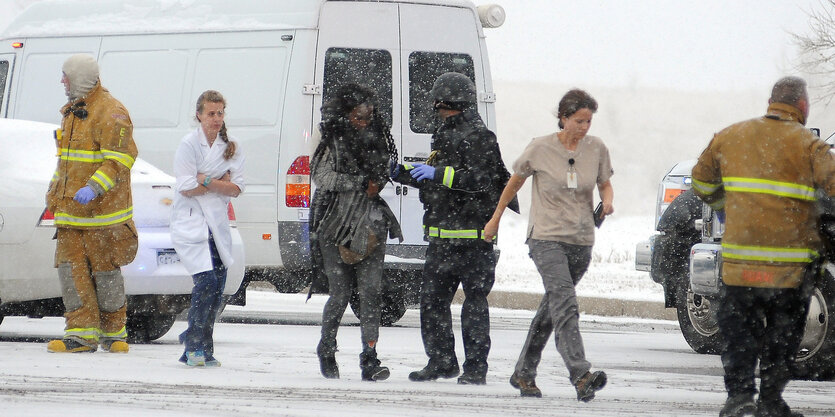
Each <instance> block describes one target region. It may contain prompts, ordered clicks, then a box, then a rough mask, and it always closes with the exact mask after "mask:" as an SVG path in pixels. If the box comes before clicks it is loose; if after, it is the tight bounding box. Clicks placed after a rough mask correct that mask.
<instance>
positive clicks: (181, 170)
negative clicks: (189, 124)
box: [171, 126, 244, 275]
mask: <svg viewBox="0 0 835 417" xmlns="http://www.w3.org/2000/svg"><path fill="white" fill-rule="evenodd" d="M229 140H233V139H232V138H231V137H230V138H229ZM226 146H227V145H226V143H225V142H224V141H223V139H221V138H220V136H219V135H218V137H217V138H216V139H215V141H214V143H213V144H212V146H211V147H209V144H208V142H207V141H206V136H205V134H204V133H203V129H202V128H201V127H199V126H198V127H197V129H196V130H194V131H192V132H191V133H189V134H187V135H186V136H185V137H183V140H182V142H180V146H179V147H178V148H177V154H176V156H175V157H174V176H175V177H177V190H176V192H175V193H174V209H173V210H172V211H171V241H172V243H173V244H174V249H175V250H176V251H177V254H178V255H180V259H181V261H182V262H183V264H184V265H185V267H186V270H187V271H188V273H189V274H192V275H194V274H197V273H199V272H204V271H209V270H211V269H212V257H211V254H210V253H209V230H211V231H212V237H213V238H214V241H215V245H216V246H217V251H218V254H219V255H220V258H221V259H222V260H223V264H224V265H225V266H226V267H227V268H228V267H229V266H231V265H232V264H233V263H234V259H233V258H232V235H231V232H230V229H229V218H228V215H227V204H228V203H229V201H230V200H231V197H229V196H225V195H221V194H217V193H213V192H209V193H207V194H204V195H199V196H195V197H186V196H184V195H182V194H181V193H180V192H181V191H187V190H192V189H194V188H197V186H198V184H197V174H206V175H207V176H210V177H212V178H215V179H219V178H221V177H222V176H223V175H224V174H225V173H226V172H227V171H228V172H229V173H230V179H231V181H232V182H233V183H234V184H235V185H237V186H238V188H240V189H241V192H243V191H244V174H243V166H244V156H243V153H242V152H241V148H240V146H238V149H237V150H236V152H235V156H234V157H232V158H231V159H229V160H226V159H223V153H224V152H225V151H226Z"/></svg>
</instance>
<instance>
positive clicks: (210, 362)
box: [206, 356, 220, 368]
mask: <svg viewBox="0 0 835 417" xmlns="http://www.w3.org/2000/svg"><path fill="white" fill-rule="evenodd" d="M206 367H207V368H220V361H219V360H217V359H215V357H214V356H209V357H208V358H206Z"/></svg>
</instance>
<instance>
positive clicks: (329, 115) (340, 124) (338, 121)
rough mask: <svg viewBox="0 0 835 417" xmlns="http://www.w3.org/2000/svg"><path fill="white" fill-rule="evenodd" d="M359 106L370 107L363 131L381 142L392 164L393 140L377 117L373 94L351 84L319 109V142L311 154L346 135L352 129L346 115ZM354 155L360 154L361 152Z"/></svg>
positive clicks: (395, 150)
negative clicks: (368, 131)
mask: <svg viewBox="0 0 835 417" xmlns="http://www.w3.org/2000/svg"><path fill="white" fill-rule="evenodd" d="M361 105H368V106H371V107H373V111H372V113H371V116H372V117H371V121H370V124H369V125H368V127H367V129H370V130H371V131H372V132H374V133H375V134H376V135H377V136H378V137H382V138H383V139H384V140H385V145H386V153H387V154H388V158H389V160H392V161H395V162H396V161H397V160H398V153H397V145H395V143H394V138H393V137H392V135H391V126H388V125H387V124H386V123H385V121H384V120H383V118H382V117H380V114H379V111H378V107H379V106H378V102H377V95H376V93H375V92H374V90H373V89H371V88H369V87H366V86H364V85H359V84H354V83H349V84H345V85H343V86H341V87H340V88H339V89H338V90H337V91H336V92H335V94H334V95H333V97H332V98H331V99H330V100H328V101H327V102H326V103H325V104H324V105H323V106H322V122H321V123H320V124H319V130H320V131H321V133H322V141H321V142H320V143H319V146H318V147H317V148H316V151H315V152H314V153H319V152H321V151H323V150H324V148H325V147H326V146H328V145H329V144H331V143H332V142H333V141H334V140H336V139H337V138H339V137H342V136H344V135H346V134H347V133H348V132H349V131H350V130H351V129H353V127H352V126H351V124H350V121H349V119H348V115H349V114H350V113H351V111H352V110H354V109H355V108H357V107H359V106H361ZM357 151H360V152H362V151H363V150H357ZM357 156H360V155H357Z"/></svg>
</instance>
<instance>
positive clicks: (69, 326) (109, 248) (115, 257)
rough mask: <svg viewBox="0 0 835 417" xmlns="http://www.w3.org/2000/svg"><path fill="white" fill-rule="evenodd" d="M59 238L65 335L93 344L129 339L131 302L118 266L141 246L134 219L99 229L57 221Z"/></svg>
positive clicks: (56, 252)
mask: <svg viewBox="0 0 835 417" xmlns="http://www.w3.org/2000/svg"><path fill="white" fill-rule="evenodd" d="M57 240H58V241H57V245H56V249H55V266H56V267H57V268H58V277H59V280H60V282H61V292H62V297H63V301H64V310H65V313H64V318H65V319H66V327H65V329H64V337H65V338H70V339H74V340H77V341H78V342H80V343H83V344H86V345H89V346H97V345H98V344H99V341H101V342H102V343H105V342H106V341H110V342H112V341H113V340H125V339H126V338H127V331H126V329H125V323H126V320H127V317H126V310H127V302H126V298H125V283H124V279H123V278H122V273H121V270H120V269H119V267H121V266H123V265H127V264H129V263H130V262H131V261H133V258H134V257H135V256H136V251H137V248H138V247H139V241H138V238H137V233H136V228H135V227H134V226H133V222H132V221H131V222H128V223H122V224H118V225H114V226H110V227H107V228H100V229H71V228H64V227H59V228H58V231H57Z"/></svg>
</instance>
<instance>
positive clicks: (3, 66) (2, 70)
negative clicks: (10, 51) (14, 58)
mask: <svg viewBox="0 0 835 417" xmlns="http://www.w3.org/2000/svg"><path fill="white" fill-rule="evenodd" d="M8 78H9V61H0V109H2V108H3V98H5V93H6V80H7V79H8ZM0 116H2V115H0Z"/></svg>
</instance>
